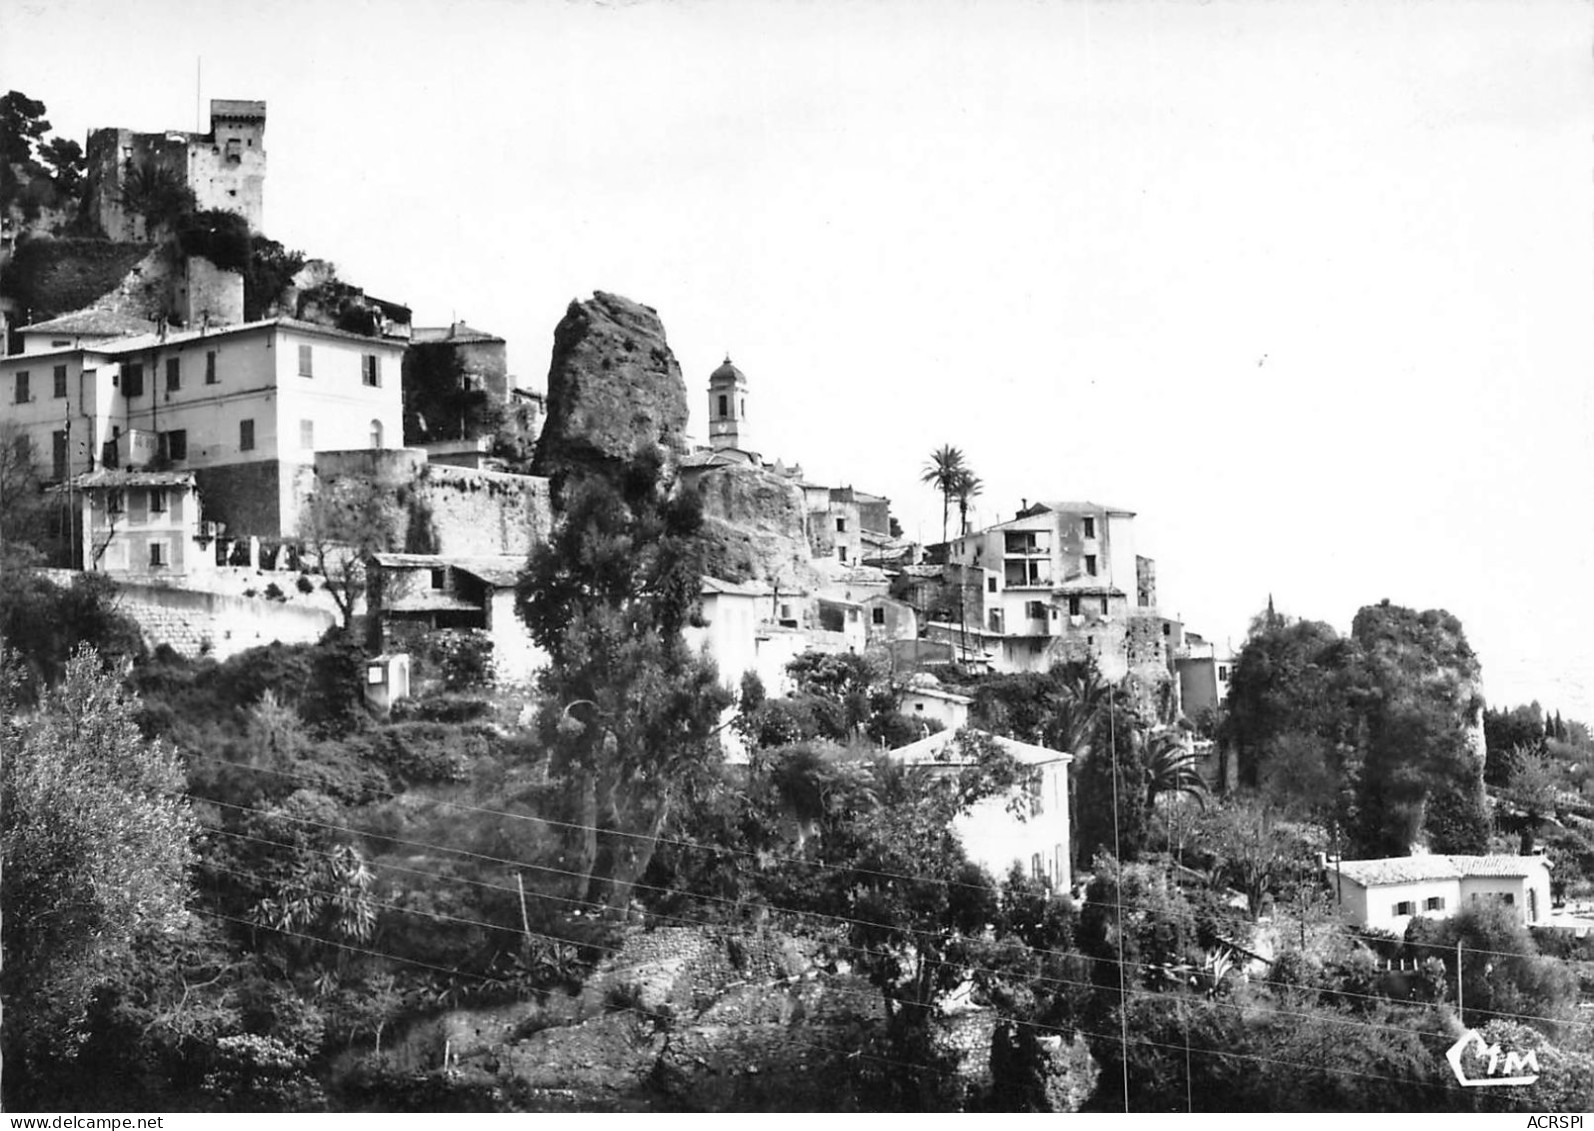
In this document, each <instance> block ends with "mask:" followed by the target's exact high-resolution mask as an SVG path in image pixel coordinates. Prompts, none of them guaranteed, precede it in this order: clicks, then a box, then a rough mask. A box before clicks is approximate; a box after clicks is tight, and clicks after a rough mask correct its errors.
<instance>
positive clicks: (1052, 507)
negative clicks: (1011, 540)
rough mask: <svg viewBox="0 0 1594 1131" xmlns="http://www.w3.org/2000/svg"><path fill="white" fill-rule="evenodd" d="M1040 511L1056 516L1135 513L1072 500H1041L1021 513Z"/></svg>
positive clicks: (1104, 505) (1105, 504) (1108, 504)
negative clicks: (1054, 513)
mask: <svg viewBox="0 0 1594 1131" xmlns="http://www.w3.org/2000/svg"><path fill="white" fill-rule="evenodd" d="M1041 511H1054V512H1056V513H1058V514H1122V515H1133V514H1134V513H1135V512H1134V511H1132V510H1128V509H1127V508H1124V507H1115V506H1113V505H1112V504H1111V503H1092V502H1090V501H1088V500H1086V501H1075V500H1072V499H1042V500H1041V501H1040V502H1036V503H1031V504H1030V505H1029V506H1028V507H1026V508H1025V509H1024V511H1023V512H1022V513H1024V514H1026V515H1030V514H1039V513H1040V512H1041Z"/></svg>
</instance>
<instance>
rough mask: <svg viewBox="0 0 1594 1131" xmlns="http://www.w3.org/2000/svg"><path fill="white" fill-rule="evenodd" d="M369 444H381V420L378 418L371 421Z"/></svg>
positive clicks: (377, 445)
mask: <svg viewBox="0 0 1594 1131" xmlns="http://www.w3.org/2000/svg"><path fill="white" fill-rule="evenodd" d="M371 446H372V447H373V448H380V447H381V446H382V422H381V421H380V420H373V421H371Z"/></svg>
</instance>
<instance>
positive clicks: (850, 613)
mask: <svg viewBox="0 0 1594 1131" xmlns="http://www.w3.org/2000/svg"><path fill="white" fill-rule="evenodd" d="M847 619H848V620H850V621H856V620H857V619H858V610H857V609H848V610H847Z"/></svg>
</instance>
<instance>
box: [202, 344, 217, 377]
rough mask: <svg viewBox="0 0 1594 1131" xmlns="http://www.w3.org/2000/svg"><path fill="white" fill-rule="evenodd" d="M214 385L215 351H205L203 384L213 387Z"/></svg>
mask: <svg viewBox="0 0 1594 1131" xmlns="http://www.w3.org/2000/svg"><path fill="white" fill-rule="evenodd" d="M215 383H216V351H215V350H206V351H205V384H207V385H214V384H215Z"/></svg>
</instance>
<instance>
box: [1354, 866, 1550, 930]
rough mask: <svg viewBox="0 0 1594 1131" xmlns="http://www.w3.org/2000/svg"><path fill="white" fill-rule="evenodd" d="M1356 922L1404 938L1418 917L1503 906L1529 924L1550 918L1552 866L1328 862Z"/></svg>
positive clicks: (1358, 924) (1449, 914)
mask: <svg viewBox="0 0 1594 1131" xmlns="http://www.w3.org/2000/svg"><path fill="white" fill-rule="evenodd" d="M1324 869H1325V873H1326V876H1327V879H1328V885H1329V888H1330V890H1331V891H1337V893H1338V897H1339V899H1340V901H1341V903H1342V904H1343V906H1344V908H1345V910H1346V912H1347V914H1349V915H1350V917H1351V920H1352V922H1354V923H1355V924H1356V925H1357V926H1360V927H1372V928H1376V929H1378V930H1383V931H1392V932H1394V933H1395V934H1403V933H1404V932H1405V930H1406V926H1407V924H1409V923H1410V922H1411V920H1412V919H1413V918H1414V917H1416V916H1418V915H1426V916H1433V917H1435V918H1447V917H1448V916H1451V915H1454V914H1455V913H1456V911H1457V910H1459V909H1460V908H1462V907H1465V906H1468V905H1471V904H1477V903H1483V902H1496V903H1502V904H1504V905H1506V906H1507V907H1511V908H1513V909H1514V910H1515V912H1516V916H1517V919H1518V920H1519V921H1520V922H1522V923H1523V924H1526V925H1530V926H1531V925H1534V924H1539V923H1543V922H1545V921H1546V920H1547V919H1548V918H1549V917H1550V862H1549V861H1548V860H1547V859H1545V858H1544V857H1543V856H1395V857H1390V858H1387V859H1384V860H1343V861H1338V862H1335V861H1329V862H1326V863H1325V864H1324Z"/></svg>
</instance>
